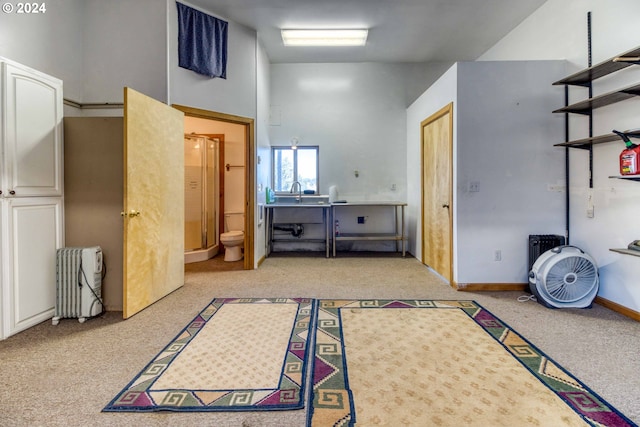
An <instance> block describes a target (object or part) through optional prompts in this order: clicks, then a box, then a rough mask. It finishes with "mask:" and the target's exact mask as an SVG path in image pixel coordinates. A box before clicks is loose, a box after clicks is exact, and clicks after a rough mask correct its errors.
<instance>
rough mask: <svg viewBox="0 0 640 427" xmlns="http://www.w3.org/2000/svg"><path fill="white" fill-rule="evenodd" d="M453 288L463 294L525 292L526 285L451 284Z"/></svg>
mask: <svg viewBox="0 0 640 427" xmlns="http://www.w3.org/2000/svg"><path fill="white" fill-rule="evenodd" d="M451 287H452V288H453V289H455V290H457V291H463V292H487V291H524V290H525V289H526V288H527V284H526V283H454V282H452V283H451Z"/></svg>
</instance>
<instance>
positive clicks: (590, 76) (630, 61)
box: [553, 13, 640, 203]
mask: <svg viewBox="0 0 640 427" xmlns="http://www.w3.org/2000/svg"><path fill="white" fill-rule="evenodd" d="M638 57H640V47H636V48H634V49H632V50H630V51H627V52H625V53H623V54H620V55H618V56H616V57H613V58H610V59H608V60H606V61H603V62H601V63H599V64H597V65H594V66H591V67H589V68H587V69H584V70H582V71H579V72H577V73H575V74H572V75H570V76H568V77H565V78H564V79H562V80H558V81H557V82H555V83H553V84H554V85H564V86H565V106H564V107H563V108H559V109H557V110H555V111H553V112H554V113H565V114H567V113H574V114H582V115H586V116H589V137H588V138H583V139H576V140H573V141H565V142H564V143H560V144H555V146H556V147H569V148H580V149H584V150H588V151H589V187H590V188H593V145H594V144H603V143H606V142H613V141H616V140H617V139H619V136H617V135H615V134H614V133H610V134H606V135H598V136H594V135H593V110H595V109H596V108H600V107H604V106H607V105H611V104H615V103H617V102H621V101H624V100H627V99H630V98H633V97H636V96H640V84H635V85H633V86H629V87H626V88H623V89H618V90H616V91H613V92H608V93H605V94H602V95H598V96H593V81H594V80H596V79H598V78H600V77H604V76H606V75H608V74H611V73H615V72H616V71H619V70H622V69H624V68H627V67H629V66H631V65H638V64H640V62H638V60H637V59H638ZM589 58H591V14H590V13H589ZM569 85H576V86H583V87H586V88H588V89H589V96H591V98H589V99H586V100H584V101H581V102H577V103H575V104H571V105H566V103H568V101H567V100H568V99H569V92H568V86H569ZM565 122H566V124H565V126H566V129H567V130H566V132H567V138H568V134H569V120H568V118H565ZM625 133H626V132H625ZM631 134H632V135H631V136H634V137H640V133H639V132H637V131H633V132H631ZM567 179H568V178H567ZM623 179H631V178H626V177H625V178H623ZM633 180H635V181H640V179H633ZM567 194H568V193H567ZM567 203H568V200H567Z"/></svg>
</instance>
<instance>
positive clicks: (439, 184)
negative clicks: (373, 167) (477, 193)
mask: <svg viewBox="0 0 640 427" xmlns="http://www.w3.org/2000/svg"><path fill="white" fill-rule="evenodd" d="M421 130H422V135H421V137H422V142H421V146H422V262H423V263H424V264H426V265H428V266H429V267H431V268H432V269H433V270H435V271H436V272H438V273H439V274H440V275H442V276H443V277H444V278H445V279H447V280H448V281H449V282H451V281H452V279H453V257H452V252H453V245H452V242H453V187H452V186H453V104H449V105H447V106H446V107H444V108H443V109H441V110H440V111H438V112H437V113H435V114H434V115H432V116H431V117H429V118H427V119H426V120H424V121H423V122H422V123H421Z"/></svg>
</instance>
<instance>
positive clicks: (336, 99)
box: [270, 63, 407, 250]
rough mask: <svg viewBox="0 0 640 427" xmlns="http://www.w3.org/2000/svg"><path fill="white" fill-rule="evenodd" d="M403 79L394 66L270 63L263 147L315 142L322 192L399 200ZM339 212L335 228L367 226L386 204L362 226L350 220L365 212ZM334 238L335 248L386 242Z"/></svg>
mask: <svg viewBox="0 0 640 427" xmlns="http://www.w3.org/2000/svg"><path fill="white" fill-rule="evenodd" d="M405 78H406V68H405V67H404V66H403V65H402V64H379V63H347V64H272V65H271V126H270V142H271V145H274V146H281V145H285V146H288V145H290V144H291V139H292V138H294V137H295V138H298V140H299V143H298V144H299V145H303V146H304V145H310V146H318V147H319V150H320V151H319V163H320V169H319V180H320V183H319V184H320V185H319V192H320V193H322V194H328V192H329V187H330V186H332V185H336V186H337V187H338V198H339V199H346V200H350V201H355V200H399V201H404V200H406V198H407V193H406V179H407V177H406V171H405V167H406V143H405V139H406V133H405V117H406V112H405V109H406V93H405V89H406V87H407V86H406V84H407V80H406V79H405ZM356 170H357V171H358V173H359V176H358V177H356V176H355V171H356ZM393 186H395V190H393V189H392V188H393ZM341 212H342V213H341V215H340V217H339V218H337V219H338V220H339V221H340V227H341V230H342V231H348V230H349V231H352V232H354V231H362V232H367V231H370V230H368V228H371V227H373V226H374V225H375V224H382V225H385V224H387V223H389V221H388V220H387V219H388V218H393V217H392V214H391V210H387V211H386V212H379V211H377V210H373V209H370V210H368V212H366V214H367V215H368V216H369V219H368V220H367V223H366V224H365V225H364V226H363V225H358V224H357V220H356V217H357V216H363V215H365V213H363V212H362V209H361V210H360V211H358V212H356V211H346V210H342V211H341ZM385 218H386V219H385ZM379 231H392V229H389V230H379ZM305 235H306V231H305ZM340 244H342V246H341V247H339V248H338V249H339V250H341V249H351V250H393V247H394V246H393V245H392V244H390V243H389V242H346V243H345V242H340ZM316 246H318V248H319V249H322V248H323V246H322V245H316ZM297 247H300V245H298V246H297Z"/></svg>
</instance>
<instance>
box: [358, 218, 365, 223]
mask: <svg viewBox="0 0 640 427" xmlns="http://www.w3.org/2000/svg"><path fill="white" fill-rule="evenodd" d="M365 218H366V217H364V216H359V217H358V224H364V221H365Z"/></svg>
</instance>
